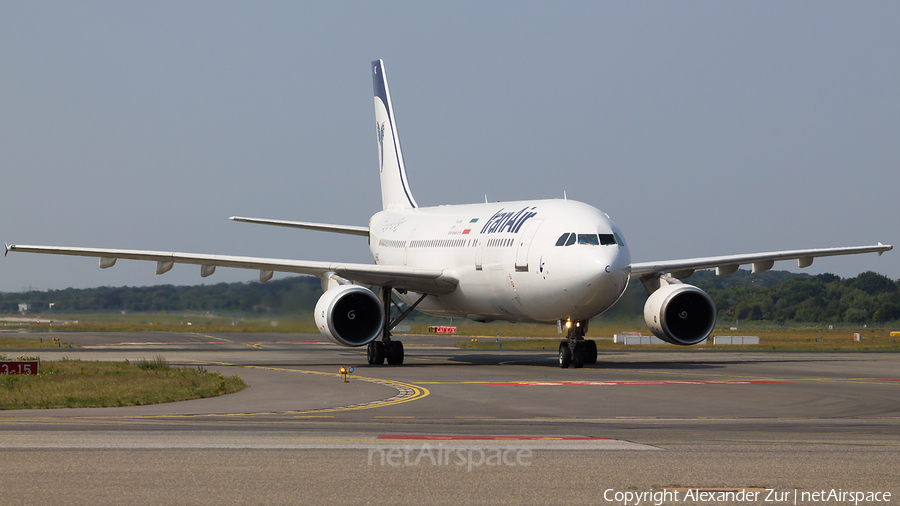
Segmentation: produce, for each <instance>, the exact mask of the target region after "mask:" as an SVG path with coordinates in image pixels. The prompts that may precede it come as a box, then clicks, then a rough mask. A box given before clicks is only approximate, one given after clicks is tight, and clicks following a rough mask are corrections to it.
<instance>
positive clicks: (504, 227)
mask: <svg viewBox="0 0 900 506" xmlns="http://www.w3.org/2000/svg"><path fill="white" fill-rule="evenodd" d="M535 209H537V207H523V208H522V209H520V210H518V211H509V212H506V213H504V212H503V211H504V209H502V208H501V209H500V210H499V211H497V212H496V213H494V215H493V216H491V217H490V218H488V220H487V222H486V223H485V224H484V226H483V227H481V233H482V234H499V233H512V234H517V233H519V229H521V228H522V225H523V224H525V222H526V221H528V220H529V219H531V218H534V217H535V216H537V212H536V211H535Z"/></svg>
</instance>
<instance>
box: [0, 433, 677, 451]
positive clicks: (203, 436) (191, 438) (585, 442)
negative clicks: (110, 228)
mask: <svg viewBox="0 0 900 506" xmlns="http://www.w3.org/2000/svg"><path fill="white" fill-rule="evenodd" d="M245 434H246V433H244V434H242V433H235V432H234V431H200V432H197V431H161V432H158V431H153V432H143V431H129V432H127V433H122V432H114V431H88V432H74V431H59V432H52V433H36V432H28V431H6V432H4V433H3V434H2V435H0V449H4V450H10V449H41V448H42V449H47V448H52V449H82V450H85V449H91V450H93V449H113V450H132V449H167V448H168V449H172V448H178V449H292V450H325V449H330V450H390V449H394V448H411V449H421V448H424V447H426V445H427V446H428V447H431V448H439V447H440V448H446V449H455V450H459V449H470V448H474V449H478V448H481V449H496V448H521V449H528V450H567V451H579V450H584V451H589V450H590V451H596V450H658V449H659V448H655V447H653V446H648V445H642V444H637V443H632V442H629V441H622V440H616V439H575V440H573V439H552V438H548V439H543V438H541V439H533V438H523V439H517V438H515V437H514V436H510V437H503V438H500V439H490V440H485V439H458V438H459V436H454V437H455V438H456V439H451V440H445V439H427V440H421V439H412V440H411V439H378V436H377V435H345V436H336V437H329V438H310V437H290V436H286V435H285V434H284V433H274V432H273V433H265V432H264V433H261V434H257V433H254V435H252V436H250V435H245Z"/></svg>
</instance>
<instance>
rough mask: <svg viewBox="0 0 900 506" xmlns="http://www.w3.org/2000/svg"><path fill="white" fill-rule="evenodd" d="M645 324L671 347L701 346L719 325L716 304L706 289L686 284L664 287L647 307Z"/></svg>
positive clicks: (652, 297) (649, 300)
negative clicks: (672, 345) (698, 344)
mask: <svg viewBox="0 0 900 506" xmlns="http://www.w3.org/2000/svg"><path fill="white" fill-rule="evenodd" d="M644 322H646V323H647V326H648V327H650V331H651V332H653V334H654V335H655V336H656V337H658V338H660V339H662V340H663V341H665V342H667V343H671V344H680V345H685V346H686V345H691V344H697V343H699V342H701V341H703V340H704V339H706V338H707V337H709V335H710V334H711V333H712V331H713V327H715V325H716V305H715V304H714V303H713V301H712V299H711V298H709V295H707V294H706V292H704V291H703V290H701V289H699V288H697V287H696V286H692V285H685V284H682V283H677V284H670V285H665V286H662V287H660V288H659V289H658V290H656V291H655V292H653V293H652V294H651V295H650V298H648V299H647V303H646V304H644Z"/></svg>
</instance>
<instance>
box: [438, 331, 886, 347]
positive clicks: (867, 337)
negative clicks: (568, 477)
mask: <svg viewBox="0 0 900 506" xmlns="http://www.w3.org/2000/svg"><path fill="white" fill-rule="evenodd" d="M590 330H591V331H590V335H589V336H588V337H589V338H593V339H594V340H596V342H597V349H598V350H654V349H656V350H697V349H713V350H801V351H802V350H808V351H817V350H842V351H854V350H856V351H866V350H869V351H900V337H892V336H891V335H890V334H891V331H890V330H889V329H859V330H856V331H855V332H857V333H859V334H860V340H859V341H854V340H853V333H854V331H851V330H847V329H837V330H827V329H817V328H795V329H766V328H756V329H742V330H730V329H716V331H715V332H714V333H713V335H720V336H758V337H759V344H758V345H713V344H712V343H709V344H701V345H696V346H673V345H668V344H666V345H658V346H647V345H640V346H636V345H630V346H626V345H624V344H616V343H614V342H613V340H612V337H593V336H596V335H600V336H603V335H610V334H604V333H603V332H602V331H603V330H604V329H603V328H599V329H595V328H594V327H591V329H590ZM595 330H597V331H600V332H595ZM607 330H608V329H607ZM641 332H643V334H644V335H650V333H649V332H648V331H647V330H646V329H644V330H643V331H641ZM560 337H562V336H560ZM456 347H457V348H462V349H480V350H496V349H504V350H541V349H544V350H554V351H555V350H556V349H557V348H558V347H559V337H557V338H554V339H546V338H545V339H540V338H526V339H521V338H520V339H514V338H512V339H511V338H504V337H503V336H502V335H501V336H500V337H499V338H497V337H496V336H494V337H488V338H470V339H465V340H462V339H460V340H457V342H456Z"/></svg>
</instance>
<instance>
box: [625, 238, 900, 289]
mask: <svg viewBox="0 0 900 506" xmlns="http://www.w3.org/2000/svg"><path fill="white" fill-rule="evenodd" d="M892 249H893V246H890V245H884V244H881V243H878V245H877V246H853V247H849V248H824V249H799V250H792V251H771V252H768V253H750V254H745V255H727V256H719V257H705V258H688V259H685V260H665V261H661V262H636V263H633V264H631V275H632V276H633V277H636V278H641V281H644V282H645V285H646V281H647V280H650V279H651V278H654V277H656V276H658V275H660V274H663V273H671V274H672V276H674V277H676V278H679V279H685V278H688V277H690V276H691V274H693V273H694V271H695V270H698V269H713V268H715V269H716V274H717V275H719V276H725V275H728V274H733V273H734V272H736V271H737V270H738V268H739V267H740V266H741V265H746V264H751V265H752V266H753V267H752V270H753V272H754V273H758V272H765V271H767V270H769V269H771V268H772V266H773V265H774V264H775V261H776V260H797V266H798V267H809V266H810V265H812V263H813V259H814V258H818V257H830V256H837V255H855V254H859V253H878V255H879V256H880V255H881V254H882V253H884V252H885V251H890V250H892Z"/></svg>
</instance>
